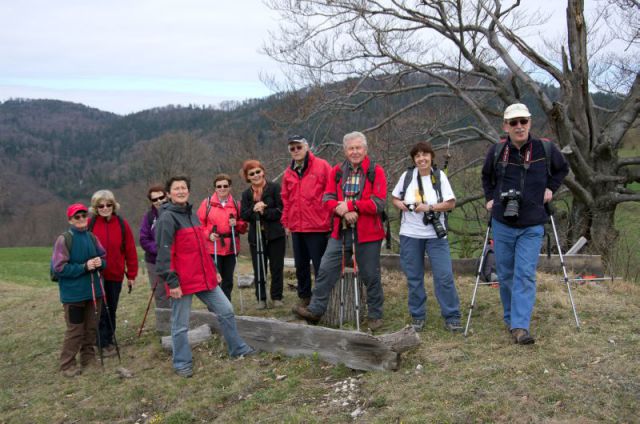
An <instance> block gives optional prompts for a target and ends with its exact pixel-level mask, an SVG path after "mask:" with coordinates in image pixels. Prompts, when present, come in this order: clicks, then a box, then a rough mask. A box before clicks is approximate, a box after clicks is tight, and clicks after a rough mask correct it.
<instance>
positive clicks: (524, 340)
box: [511, 328, 536, 345]
mask: <svg viewBox="0 0 640 424" xmlns="http://www.w3.org/2000/svg"><path fill="white" fill-rule="evenodd" d="M511 337H513V342H514V343H516V344H519V345H530V344H534V343H535V342H536V340H535V339H534V338H533V337H531V335H530V334H529V331H527V330H525V329H524V328H514V329H513V330H511Z"/></svg>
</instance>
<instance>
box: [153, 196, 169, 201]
mask: <svg viewBox="0 0 640 424" xmlns="http://www.w3.org/2000/svg"><path fill="white" fill-rule="evenodd" d="M165 198H166V196H160V197H155V198H154V197H152V198H151V199H150V200H151V203H156V202H164V199H165Z"/></svg>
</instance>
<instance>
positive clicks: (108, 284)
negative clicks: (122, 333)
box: [97, 280, 122, 347]
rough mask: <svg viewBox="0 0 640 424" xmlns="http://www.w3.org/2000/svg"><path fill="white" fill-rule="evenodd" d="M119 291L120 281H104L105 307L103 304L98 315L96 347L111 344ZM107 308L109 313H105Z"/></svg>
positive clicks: (120, 288) (120, 287)
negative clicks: (98, 331) (98, 332)
mask: <svg viewBox="0 0 640 424" xmlns="http://www.w3.org/2000/svg"><path fill="white" fill-rule="evenodd" d="M121 290H122V281H109V280H104V291H105V296H106V305H105V304H104V303H103V305H102V313H101V314H100V325H99V326H98V328H99V330H100V334H98V338H97V341H98V346H102V347H107V346H109V345H112V344H113V334H114V333H115V331H116V310H117V309H118V300H120V291H121ZM107 306H108V307H109V312H107Z"/></svg>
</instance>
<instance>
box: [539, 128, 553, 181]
mask: <svg viewBox="0 0 640 424" xmlns="http://www.w3.org/2000/svg"><path fill="white" fill-rule="evenodd" d="M540 141H542V148H543V149H544V158H545V162H546V164H547V176H549V177H551V144H552V141H551V140H549V139H548V138H541V139H540Z"/></svg>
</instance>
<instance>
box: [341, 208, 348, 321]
mask: <svg viewBox="0 0 640 424" xmlns="http://www.w3.org/2000/svg"><path fill="white" fill-rule="evenodd" d="M346 231H347V223H346V222H345V221H344V220H343V221H342V263H341V265H340V328H342V323H343V322H344V265H345V260H344V238H345V237H346Z"/></svg>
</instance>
